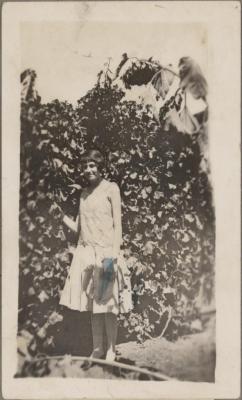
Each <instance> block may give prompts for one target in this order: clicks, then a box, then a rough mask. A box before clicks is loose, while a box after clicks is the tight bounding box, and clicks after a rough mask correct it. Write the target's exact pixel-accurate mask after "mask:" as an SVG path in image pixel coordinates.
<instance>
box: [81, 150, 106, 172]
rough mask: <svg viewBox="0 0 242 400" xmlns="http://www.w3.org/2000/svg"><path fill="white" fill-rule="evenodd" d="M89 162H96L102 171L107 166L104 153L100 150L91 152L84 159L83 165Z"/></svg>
mask: <svg viewBox="0 0 242 400" xmlns="http://www.w3.org/2000/svg"><path fill="white" fill-rule="evenodd" d="M88 161H94V162H95V163H96V164H97V167H98V169H99V171H100V170H102V169H103V168H104V166H105V159H104V156H103V155H102V153H101V152H100V151H99V150H89V151H87V152H86V153H85V154H84V156H83V157H82V165H83V164H85V163H86V162H88Z"/></svg>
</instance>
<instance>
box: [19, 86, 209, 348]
mask: <svg viewBox="0 0 242 400" xmlns="http://www.w3.org/2000/svg"><path fill="white" fill-rule="evenodd" d="M123 96H124V93H123V92H122V91H120V90H118V89H117V88H114V87H111V86H110V85H109V86H106V87H100V86H99V85H96V86H95V87H94V88H93V90H91V91H89V92H88V93H87V95H86V96H84V97H83V98H81V99H80V100H79V102H78V105H77V107H73V106H72V105H71V104H68V103H67V102H59V101H58V100H55V101H53V102H51V103H48V104H41V103H39V102H36V101H35V100H34V99H33V100H31V99H29V100H28V101H23V102H22V110H21V176H20V180H21V190H20V269H19V330H23V329H24V330H25V331H28V332H30V333H31V334H33V335H37V336H39V337H42V338H44V339H45V340H46V342H47V343H49V344H51V345H53V346H54V345H55V343H53V341H54V338H53V337H48V333H46V332H45V331H43V329H41V327H42V326H43V325H44V324H46V321H47V320H48V318H49V317H50V315H51V313H53V311H55V310H56V309H57V305H58V300H59V293H60V289H61V288H62V287H63V285H64V281H65V278H66V276H67V272H68V266H69V265H70V261H71V253H70V248H69V247H68V246H70V245H72V246H73V245H74V244H75V240H76V238H75V237H74V236H72V235H71V233H70V232H69V231H68V230H67V229H66V228H65V227H64V226H63V224H62V222H61V220H60V216H59V213H58V209H55V207H54V205H53V204H54V201H56V202H57V203H58V204H60V205H61V207H62V208H63V209H64V211H65V212H66V213H67V214H69V215H70V216H73V217H75V216H76V213H77V204H78V199H79V196H80V190H81V188H82V187H83V184H84V182H83V177H82V172H81V165H80V160H81V155H82V154H83V152H84V151H85V149H87V148H89V147H90V146H92V147H93V146H97V147H98V148H100V149H101V150H102V151H103V152H104V154H105V156H106V159H107V168H106V170H105V171H104V175H105V176H106V177H107V178H108V179H111V180H113V181H115V182H117V183H118V184H119V186H120V189H121V195H122V213H123V242H124V243H123V250H124V254H125V257H126V259H127V263H128V266H129V268H130V272H131V279H132V288H133V300H134V304H135V308H134V311H133V312H132V313H131V314H130V315H129V318H127V317H121V318H120V335H121V338H123V339H124V337H125V336H126V337H127V338H128V339H129V340H144V339H145V338H147V337H150V336H157V335H160V334H161V333H162V330H163V328H164V325H165V323H166V321H167V318H168V313H169V312H170V311H171V310H172V320H171V322H170V324H169V329H167V330H166V335H167V337H169V338H171V339H174V338H175V337H177V335H180V334H182V333H184V332H188V331H189V330H190V329H191V323H192V321H194V320H195V319H199V318H200V309H199V307H200V305H201V304H199V303H198V301H197V298H198V295H201V293H203V298H204V299H209V296H210V297H211V296H213V292H214V291H213V258H214V211H213V206H212V198H211V188H210V184H209V181H208V177H207V175H206V174H205V173H204V172H202V170H201V169H200V163H201V158H202V155H201V151H200V147H199V144H198V135H194V136H192V135H186V134H182V133H180V132H177V131H176V129H175V128H170V130H169V131H164V130H163V128H162V123H161V124H158V123H157V122H156V121H155V119H154V118H153V116H152V114H151V112H150V110H149V108H148V107H146V108H144V107H142V106H141V105H138V104H137V103H135V102H127V101H123ZM161 122H162V121H161ZM201 285H202V287H201ZM201 289H202V290H201ZM53 315H54V316H53ZM50 318H53V321H52V322H51V320H50V321H49V323H47V325H48V324H49V325H51V323H53V324H54V323H55V322H56V321H57V320H58V316H56V314H52V317H50Z"/></svg>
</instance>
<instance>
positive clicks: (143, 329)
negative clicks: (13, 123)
mask: <svg viewBox="0 0 242 400" xmlns="http://www.w3.org/2000/svg"><path fill="white" fill-rule="evenodd" d="M57 3H58V2H56V4H54V3H53V4H50V2H46V4H45V6H44V7H43V8H42V9H41V7H39V8H38V4H37V3H35V2H30V3H28V4H27V3H23V4H25V6H24V7H25V8H22V9H21V11H22V14H21V18H20V17H19V15H20V8H19V10H17V8H16V9H15V12H16V14H12V15H15V17H14V18H16V15H18V18H19V22H18V24H16V26H15V28H14V29H15V30H16V32H17V34H18V42H16V41H15V39H14V38H15V37H14V36H13V39H12V42H11V41H9V48H10V49H11V46H13V43H17V46H18V47H17V49H18V53H16V54H18V62H17V63H16V64H14V73H15V74H16V77H17V79H18V85H16V92H12V97H16V98H15V102H16V106H17V110H19V114H18V113H17V112H16V113H15V114H16V115H17V116H18V124H19V126H18V127H17V128H16V129H15V137H17V138H18V139H17V141H16V143H18V150H17V152H16V153H14V154H15V155H14V166H15V167H16V166H17V171H18V173H17V174H16V179H17V180H16V181H15V182H16V184H15V188H16V195H15V196H11V198H12V201H15V203H16V205H17V209H16V211H13V212H15V216H16V219H17V221H18V224H17V225H16V226H17V229H16V232H15V233H16V238H17V243H16V251H15V247H14V245H13V246H12V250H11V249H10V248H9V244H10V243H11V235H10V233H9V232H11V226H12V225H11V218H10V219H9V229H10V230H9V232H8V231H6V234H5V237H8V243H7V244H6V247H5V248H6V249H7V248H8V251H7V252H6V251H5V248H4V251H5V253H4V254H8V256H7V255H6V260H7V257H11V251H12V253H13V254H15V260H16V262H15V263H16V269H14V268H15V267H14V264H13V263H12V264H11V263H10V262H9V261H8V263H7V262H6V266H7V265H8V268H7V269H8V271H7V272H5V271H6V270H5V269H4V270H3V276H6V277H7V280H5V281H4V282H5V284H4V294H3V295H4V296H5V298H6V299H7V298H9V297H6V296H9V293H10V291H11V290H12V294H13V298H14V296H16V319H15V320H14V319H13V320H12V321H13V323H12V325H8V326H10V327H11V326H12V327H13V330H12V331H11V332H13V338H14V339H13V342H11V343H12V349H11V351H12V352H13V353H14V352H15V353H14V354H15V357H16V358H15V362H13V364H12V365H13V367H11V368H12V371H13V373H12V378H11V379H12V381H13V382H14V383H13V385H15V387H16V388H17V387H18V385H19V387H20V386H21V385H22V384H23V385H25V384H26V385H27V384H28V381H29V378H33V379H31V382H33V385H34V386H33V387H35V392H34V396H33V398H42V397H41V396H43V398H48V395H47V393H49V394H51V396H52V395H54V392H53V393H52V390H54V386H55V385H53V387H52V388H51V387H50V385H51V381H52V380H49V381H48V382H50V383H49V384H48V385H47V386H45V388H47V389H45V390H46V392H45V393H44V394H41V393H43V392H41V390H42V389H41V382H46V380H45V378H58V382H59V381H60V382H62V383H60V385H63V384H64V383H65V382H66V387H65V388H64V386H63V388H64V391H63V398H72V397H71V392H68V387H69V386H68V382H69V380H68V378H72V379H73V378H75V382H83V385H86V383H85V382H89V386H92V385H96V383H94V382H100V383H102V382H103V383H104V384H105V385H110V388H111V385H112V384H113V385H114V384H115V383H116V382H119V383H120V382H122V384H123V388H126V386H125V385H127V384H129V383H130V384H134V383H135V382H136V383H137V382H139V385H142V384H147V385H148V383H149V382H150V381H152V385H156V384H158V382H160V384H161V383H162V384H163V385H164V386H163V387H164V389H165V388H169V387H171V386H172V385H174V384H175V385H178V386H177V387H179V384H181V385H183V384H188V385H189V384H196V385H198V384H201V388H203V387H204V388H205V389H206V390H207V391H204V392H203V397H204V398H205V397H206V396H208V395H209V393H211V392H209V388H211V387H212V385H217V384H218V383H219V384H220V383H221V382H225V380H223V379H224V378H223V377H225V376H226V375H223V371H222V369H221V366H222V364H221V360H222V359H221V354H222V353H221V348H223V349H224V350H225V349H226V348H227V347H226V343H228V342H226V341H223V340H222V339H221V334H222V331H221V326H222V325H226V324H227V328H228V327H229V326H230V331H231V336H230V339H229V340H230V342H231V346H232V341H233V337H234V338H235V337H236V336H233V335H234V333H233V329H234V330H235V329H237V331H236V332H239V330H238V326H237V319H236V318H237V317H236V318H235V322H234V324H233V325H231V324H230V322H229V321H231V319H230V320H229V319H227V320H226V315H228V313H231V310H232V308H233V309H234V312H235V315H237V311H236V310H237V309H236V304H237V303H235V301H236V299H237V298H238V297H236V296H237V294H236V293H238V287H237V286H236V285H235V282H237V283H238V282H239V276H238V275H237V278H235V274H236V273H237V274H239V269H238V268H239V267H238V265H237V258H236V257H237V256H236V255H237V247H236V246H237V237H238V235H237V233H238V230H237V225H236V223H235V224H234V231H233V232H232V231H231V230H229V231H227V234H228V232H230V233H229V235H231V236H230V238H228V237H227V239H226V235H224V232H226V229H227V228H226V223H228V224H229V222H228V221H230V222H231V224H232V222H233V221H235V220H237V221H238V220H239V218H238V217H239V216H238V214H236V210H237V208H236V207H237V203H236V201H235V200H236V199H237V194H236V193H237V192H235V191H233V186H230V182H233V180H234V179H236V176H237V175H236V173H237V172H235V173H232V174H230V177H231V181H230V180H228V179H227V175H229V173H228V174H227V175H226V173H225V174H224V175H223V173H222V171H223V169H224V168H225V165H227V168H228V169H229V170H230V169H231V172H232V171H237V170H236V164H235V167H233V165H234V164H232V163H231V164H228V163H226V158H224V159H222V157H223V155H224V154H226V152H227V154H228V155H229V156H230V154H232V152H231V151H230V149H229V146H230V145H231V149H233V135H235V134H237V133H236V132H237V131H236V127H237V125H235V122H234V121H238V119H236V115H235V114H233V112H232V111H231V110H232V108H231V110H230V108H227V112H226V113H222V112H221V111H219V112H217V114H216V107H218V110H220V109H219V107H220V100H221V102H222V101H224V104H227V102H226V101H227V100H226V95H225V94H224V97H223V98H222V97H221V96H220V95H219V92H218V86H221V82H223V79H222V78H221V77H222V74H223V71H225V70H226V61H224V63H225V64H224V66H223V65H222V64H221V71H220V68H219V69H217V73H215V72H214V70H215V66H218V65H219V62H218V61H217V58H215V56H216V52H215V49H216V48H215V43H218V42H216V41H215V39H214V37H215V36H214V35H215V34H214V30H213V27H214V25H212V23H211V21H210V20H209V18H210V17H209V13H208V12H207V14H206V18H207V20H206V19H205V18H199V17H197V18H195V17H194V16H195V11H196V10H197V11H199V10H200V8H199V7H200V6H199V4H198V3H199V2H182V1H181V2H177V3H180V4H176V5H175V4H173V2H162V1H151V2H142V6H141V3H140V2H129V1H128V2H124V3H122V2H112V1H111V2H102V1H100V2H84V1H83V2H82V1H79V2H73V3H72V2H63V4H59V3H58V4H57ZM67 3H69V4H67ZM121 3H122V4H121ZM190 3H191V4H192V3H194V4H193V5H191V6H190V5H189V4H190ZM195 3H196V4H197V9H196V7H195ZM225 3H226V2H225ZM227 3H228V2H227ZM232 3H234V4H235V5H236V4H237V3H236V2H232ZM181 4H183V5H184V7H183V8H182V6H181ZM32 6H33V7H32ZM35 6H36V8H35ZM16 7H17V6H16ZM28 7H30V8H31V7H32V8H31V10H32V14H31V13H30V12H29V13H28V12H26V13H24V11H23V10H27V11H28V10H29V9H30V8H28ZM48 7H55V9H56V15H54V14H53V13H51V12H50V10H51V8H50V9H49V11H48ZM113 7H117V8H116V9H114V8H113ZM189 7H190V8H189ZM225 8H226V7H225ZM227 8H228V9H229V6H228V5H227ZM37 10H39V13H38V12H37ZM53 10H54V8H53ZM60 10H62V13H59V11H60ZM135 10H136V11H135ZM172 10H173V11H177V14H174V13H173V14H172ZM189 10H190V11H191V15H190V14H189ZM222 10H223V7H222V8H221V10H220V12H221V15H223V14H222ZM231 10H232V11H231V15H232V13H233V12H234V13H237V12H238V9H236V8H234V9H232V6H231ZM139 11H140V15H139ZM136 12H137V18H135V13H136ZM179 13H180V14H179ZM192 13H193V14H192ZM201 13H202V11H201ZM50 15H51V17H48V16H50ZM176 15H177V17H176ZM179 15H181V16H183V17H180V18H178V16H179ZM189 15H190V16H189ZM204 15H205V14H204ZM211 15H212V13H211ZM186 16H187V18H186ZM231 20H232V17H231ZM228 21H230V18H229V17H228ZM6 29H7V28H6ZM225 30H226V28H225ZM231 32H232V33H231V38H232V37H233V36H232V35H233V31H231ZM7 37H8V36H7V35H6V38H7ZM216 38H217V36H216ZM220 45H221V47H222V43H221V44H220ZM223 46H224V48H225V49H226V41H224V44H223ZM216 50H217V49H216ZM220 50H221V49H220V48H219V49H218V50H217V51H218V53H219V51H220ZM15 52H16V50H15ZM6 58H7V57H6ZM9 59H10V58H9ZM4 71H5V70H4ZM219 73H221V75H219ZM235 76H236V74H235ZM8 81H9V80H8ZM232 87H233V77H231V88H232ZM10 91H11V89H10ZM216 91H217V92H216ZM231 92H232V90H231ZM233 92H234V93H235V97H234V98H235V99H236V93H237V92H236V89H233ZM224 93H228V96H229V92H224ZM214 99H216V102H215V101H214ZM232 103H233V102H232ZM232 103H231V107H232ZM233 104H235V103H233ZM234 107H235V109H236V104H235V105H234ZM235 109H234V110H235ZM10 110H11V107H9V112H10ZM230 111H231V114H230ZM234 112H235V111H234ZM15 114H12V115H15ZM225 114H226V116H227V117H228V115H231V118H230V120H231V122H230V123H231V131H230V135H231V138H230V141H228V142H227V143H228V149H227V151H226V147H223V146H224V139H223V138H224V133H223V131H222V130H221V131H220V127H221V125H222V120H223V116H224V115H225ZM8 115H10V114H8ZM5 116H6V113H5ZM226 116H224V118H226ZM5 118H6V117H5ZM14 118H15V117H13V119H14ZM220 122H221V124H220V125H219V123H220ZM3 123H4V121H3ZM233 123H234V125H233ZM216 124H217V126H216ZM226 126H228V125H226V122H225V123H224V127H226ZM234 127H235V129H234ZM9 132H11V130H9ZM219 132H221V134H220V137H221V142H219V141H218V140H217V138H218V136H219V135H218V134H219ZM216 135H217V136H216ZM5 137H6V134H5ZM236 137H237V136H236ZM9 138H10V136H9ZM11 140H12V139H11ZM9 143H10V142H9ZM11 143H13V140H12V141H11ZM215 143H216V146H215V145H214V144H215ZM236 148H237V147H236ZM215 149H216V151H215ZM6 154H7V153H6ZM233 154H236V153H233ZM215 155H216V156H218V159H217V160H216V157H215ZM230 157H231V156H230ZM236 157H237V156H235V158H234V160H235V161H234V162H235V163H236ZM231 159H232V158H231ZM237 159H238V158H237ZM9 160H10V159H8V170H9V171H8V174H11V172H12V169H13V168H12V167H11V166H10V161H9ZM218 160H220V162H219V163H218ZM221 160H222V162H221ZM223 160H224V162H223ZM218 164H219V165H218ZM229 170H228V171H229ZM228 171H227V172H228ZM218 172H220V175H219V173H218ZM223 179H224V182H223V184H222V185H221V182H222V181H223ZM8 182H11V181H10V180H8ZM12 182H13V181H12ZM13 186H14V185H13V183H12V186H11V185H10V186H9V187H10V188H11V187H13ZM221 187H223V190H225V191H227V194H229V196H230V199H231V200H230V201H231V203H230V211H231V210H232V211H231V212H232V214H231V217H228V214H227V208H226V207H227V206H226V204H227V203H226V202H227V200H226V199H227V198H226V194H224V195H223V192H221V190H220V189H221ZM6 199H7V197H6ZM8 199H10V197H8ZM218 199H219V201H218ZM4 201H5V200H4ZM221 201H224V206H223V207H221ZM233 202H234V206H233ZM11 209H12V210H13V208H11ZM233 213H234V214H233ZM221 216H222V217H223V218H222V220H221ZM221 221H222V222H224V224H222V223H221ZM233 223H234V222H233ZM5 224H6V222H5ZM227 226H228V229H230V228H229V225H227ZM221 228H222V229H221ZM235 235H237V236H235ZM229 240H231V243H230V244H229ZM12 243H13V242H12ZM221 250H222V251H221ZM226 251H227V253H226ZM229 251H231V254H232V257H231V258H230V260H231V262H230V264H227V268H228V269H230V273H229V275H227V278H225V280H223V279H224V278H223V275H221V274H222V272H223V271H225V269H224V264H225V263H227V260H228V258H229ZM14 252H15V253H14ZM233 257H234V258H233ZM9 260H10V258H9ZM10 265H12V272H11V268H9V266H10ZM225 266H226V265H225ZM237 267H238V268H237ZM14 271H16V286H15V289H14V286H11V276H10V275H11V273H12V277H14V274H15V272H14ZM9 274H10V275H9ZM227 274H228V270H227ZM228 278H230V279H228ZM4 279H5V278H4ZM13 279H14V278H13ZM234 279H235V280H234ZM226 282H227V284H228V285H230V286H228V289H226ZM6 283H7V285H6ZM8 285H9V286H8ZM12 285H13V282H12ZM232 286H233V289H232ZM7 287H8V288H9V289H8V294H7ZM11 288H13V289H11ZM231 289H232V291H234V296H235V297H234V298H233V293H232V291H231ZM223 296H224V297H223ZM13 298H12V299H13ZM233 299H234V300H233ZM233 301H234V303H233ZM5 304H6V305H7V304H10V303H5ZM14 304H15V303H14V301H13V300H12V303H11V306H10V307H8V313H7V309H6V307H5V309H4V310H3V316H5V320H7V318H10V312H13V311H14V307H15V305H14ZM233 304H234V306H233ZM231 307H232V308H231ZM226 321H227V322H226ZM236 327H237V328H236ZM227 328H226V327H225V331H226V332H227V330H226V329H227ZM225 331H224V333H225ZM9 332H10V331H9ZM11 335H12V333H11ZM227 339H228V335H227V338H226V340H227ZM233 343H234V344H236V343H237V342H236V339H235V340H234V342H233ZM238 351H239V349H238ZM230 354H231V357H232V354H233V350H232V351H231V353H230ZM238 354H239V353H238ZM12 359H14V355H13V357H12ZM223 365H224V363H223ZM228 365H229V363H228ZM230 365H232V364H230ZM233 365H234V366H235V365H237V364H236V362H235V363H234V364H233ZM224 368H226V365H224ZM232 371H233V368H230V372H231V376H232V375H233V374H234V376H235V375H236V374H235V373H233V372H232ZM236 376H237V375H236ZM218 377H219V378H218ZM221 377H222V378H221ZM26 378H28V379H26ZM87 380H88V381H87ZM54 381H55V380H53V382H54ZM141 381H142V382H141ZM9 382H10V381H9ZM29 382H30V381H29ZM56 382H57V381H56ZM92 382H93V384H92ZM112 382H113V383H112ZM154 382H155V383H154ZM150 383H151V382H150ZM78 384H79V383H78ZM97 385H98V383H97ZM165 385H167V386H165ZM169 385H171V386H169ZM202 385H204V386H202ZM55 387H56V388H58V385H57V386H55ZM60 387H61V386H60ZM93 387H94V386H93ZM113 387H114V386H112V388H113ZM142 387H145V386H140V391H142ZM147 387H148V386H147ZM181 387H182V386H181ZM186 387H187V388H189V386H184V390H186ZM199 387H200V386H194V388H195V389H194V391H193V392H191V393H196V396H199V393H200V392H199V390H198V389H196V388H199ZM37 388H39V389H37ZM43 388H44V386H43ZM154 388H155V387H154V386H153V389H154ZM157 388H158V386H157ZM72 389H73V388H72ZM75 390H77V389H75ZM93 390H94V389H93ZM105 390H106V389H105ZM127 390H128V389H127ZM167 390H168V391H167V392H166V391H165V392H162V391H161V386H159V391H157V392H155V395H156V396H157V395H158V392H159V393H161V394H162V393H163V395H165V394H167V393H169V389H167ZM196 390H198V391H196ZM84 392H85V389H84V386H83V393H82V396H83V395H84ZM85 393H86V392H85ZM102 393H103V394H104V393H106V392H101V391H98V393H95V395H94V394H93V397H99V396H100V397H102ZM110 393H111V392H110ZM110 393H109V392H108V394H110ZM112 393H114V392H112ZM127 393H129V392H128V391H127V392H124V397H125V398H126V397H127ZM133 393H135V391H134V392H133ZM182 393H183V396H185V397H186V398H188V397H189V398H190V395H189V391H188V392H187V393H188V394H184V393H185V391H184V392H182ZM214 393H218V392H214ZM224 393H225V392H224ZM228 393H230V392H229V391H228ZM148 394H149V395H151V392H147V396H148ZM77 395H78V392H77V391H76V392H75V394H74V395H73V398H76V396H77ZM110 395H111V394H110ZM29 396H30V394H29ZM51 396H50V397H49V398H53V397H51ZM58 396H59V394H58V395H57V397H56V398H59V397H58ZM68 396H69V397H68ZM80 396H81V395H80ZM112 396H117V393H116V394H115V395H114V394H112ZM142 396H145V391H144V393H143V394H142ZM142 396H141V397H142ZM179 396H180V392H179V393H178V392H177V395H176V396H175V397H176V398H178V397H179ZM201 396H202V392H201ZM173 397H174V396H173ZM210 397H211V398H212V397H213V396H210ZM11 398H12V397H11ZM21 398H22V397H21ZM29 398H32V397H29ZM87 398H89V397H87ZM120 398H122V393H121V392H120ZM147 398H148V397H147ZM155 398H156V397H155ZM194 398H195V397H194ZM206 398H207V397H206Z"/></svg>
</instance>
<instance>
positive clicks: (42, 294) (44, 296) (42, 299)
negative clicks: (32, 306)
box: [38, 290, 49, 303]
mask: <svg viewBox="0 0 242 400" xmlns="http://www.w3.org/2000/svg"><path fill="white" fill-rule="evenodd" d="M38 298H39V300H40V302H41V303H44V302H45V301H46V300H48V299H49V296H48V295H47V293H46V292H45V291H44V290H42V291H41V292H40V294H39V296H38Z"/></svg>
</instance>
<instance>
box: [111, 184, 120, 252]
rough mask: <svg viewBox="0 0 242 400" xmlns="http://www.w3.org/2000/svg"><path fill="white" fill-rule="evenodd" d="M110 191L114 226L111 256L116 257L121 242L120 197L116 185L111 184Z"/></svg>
mask: <svg viewBox="0 0 242 400" xmlns="http://www.w3.org/2000/svg"><path fill="white" fill-rule="evenodd" d="M110 192H111V193H110V201H111V205H112V213H113V226H114V242H113V258H117V256H118V254H119V251H120V246H121V243H122V222H121V197H120V190H119V187H118V185H116V184H113V187H112V190H111V191H110Z"/></svg>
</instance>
